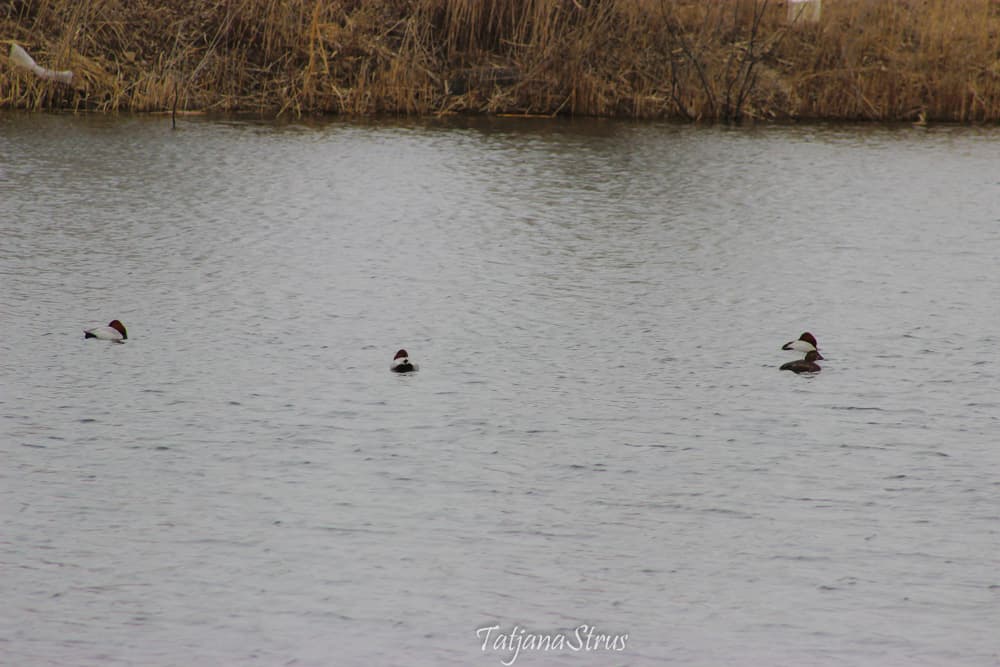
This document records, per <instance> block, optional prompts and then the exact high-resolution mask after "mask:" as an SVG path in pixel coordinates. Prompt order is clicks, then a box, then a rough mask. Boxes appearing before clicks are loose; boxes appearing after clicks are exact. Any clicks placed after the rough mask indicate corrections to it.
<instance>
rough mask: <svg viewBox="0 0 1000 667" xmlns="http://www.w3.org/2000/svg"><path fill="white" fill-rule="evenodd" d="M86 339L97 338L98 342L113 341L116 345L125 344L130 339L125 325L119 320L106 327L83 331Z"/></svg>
mask: <svg viewBox="0 0 1000 667" xmlns="http://www.w3.org/2000/svg"><path fill="white" fill-rule="evenodd" d="M83 337H84V338H97V339H98V340H113V341H114V342H116V343H124V342H125V339H127V338H128V333H127V332H126V331H125V325H124V324H122V323H121V322H119V321H118V320H111V321H110V322H108V326H106V327H94V328H93V329H84V330H83Z"/></svg>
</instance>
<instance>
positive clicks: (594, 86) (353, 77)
mask: <svg viewBox="0 0 1000 667" xmlns="http://www.w3.org/2000/svg"><path fill="white" fill-rule="evenodd" d="M998 35H1000V0H826V1H825V2H824V6H823V16H822V20H821V21H820V22H818V23H816V24H802V25H789V24H788V22H787V14H786V7H785V5H784V3H783V2H779V1H778V0H770V1H767V0H326V1H315V0H175V1H174V2H170V3H166V2H155V1H153V0H8V2H7V3H5V6H4V7H0V39H3V40H7V41H6V42H5V43H4V44H3V48H4V52H5V51H6V50H7V49H9V42H10V41H14V42H16V43H18V44H20V45H22V46H23V47H25V48H26V49H27V50H28V51H29V52H30V53H31V54H32V55H33V56H34V57H35V58H36V59H37V60H38V61H39V62H40V63H42V64H44V65H45V66H46V67H51V68H53V69H72V70H74V71H75V72H76V79H75V81H74V84H73V86H71V87H67V86H64V85H60V84H55V83H51V82H46V81H43V80H40V79H36V78H34V77H33V75H32V74H30V73H28V72H26V71H24V70H18V69H15V68H13V67H11V66H10V65H9V64H7V63H6V61H5V59H0V60H3V61H4V65H3V66H0V107H6V108H25V109H62V108H69V109H92V110H98V111H118V110H128V111H157V110H170V109H171V108H173V107H174V106H175V105H176V107H177V108H178V109H180V110H207V111H252V112H260V113H264V114H275V113H292V114H302V113H314V112H329V113H350V114H371V113H405V114H434V113H451V112H471V113H482V112H487V113H518V114H556V113H565V114H580V115H598V116H627V117H637V118H663V117H667V118H686V119H693V120H694V119H698V120H701V119H704V120H737V119H741V118H842V119H877V120H904V119H905V120H916V119H918V118H920V117H922V116H925V117H926V118H927V119H930V120H947V121H966V122H967V121H995V120H998V119H1000V36H998Z"/></svg>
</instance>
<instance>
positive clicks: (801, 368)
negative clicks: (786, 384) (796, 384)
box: [779, 350, 823, 373]
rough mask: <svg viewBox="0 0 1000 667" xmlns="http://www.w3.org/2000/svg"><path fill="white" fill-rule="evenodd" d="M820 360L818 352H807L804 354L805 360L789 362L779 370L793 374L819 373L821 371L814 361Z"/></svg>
mask: <svg viewBox="0 0 1000 667" xmlns="http://www.w3.org/2000/svg"><path fill="white" fill-rule="evenodd" d="M822 358H823V357H821V356H819V352H818V351H816V350H809V351H808V352H806V357H805V359H798V360H796V361H789V362H788V363H787V364H782V365H781V368H780V369H779V370H782V371H791V372H793V373H819V372H820V371H821V370H823V369H822V368H821V367H820V365H819V364H817V363H816V360H817V359H822Z"/></svg>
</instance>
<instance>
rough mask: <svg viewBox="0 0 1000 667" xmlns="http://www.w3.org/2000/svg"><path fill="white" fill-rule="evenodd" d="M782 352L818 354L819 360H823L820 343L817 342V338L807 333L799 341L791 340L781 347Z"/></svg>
mask: <svg viewBox="0 0 1000 667" xmlns="http://www.w3.org/2000/svg"><path fill="white" fill-rule="evenodd" d="M781 349H782V350H795V351H796V352H816V354H817V355H818V356H817V357H816V358H817V359H822V358H823V355H822V354H819V343H817V342H816V336H813V335H812V334H811V333H809V332H808V331H806V332H805V333H803V334H802V335H801V336H799V338H798V340H790V341H788V342H787V343H785V344H784V345H782V346H781Z"/></svg>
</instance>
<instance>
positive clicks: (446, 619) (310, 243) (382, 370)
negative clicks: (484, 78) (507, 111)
mask: <svg viewBox="0 0 1000 667" xmlns="http://www.w3.org/2000/svg"><path fill="white" fill-rule="evenodd" d="M998 146H1000V129H979V128H957V127H934V126H932V127H930V128H926V129H925V128H911V127H909V126H906V127H894V128H885V127H876V126H853V125H847V126H844V125H812V126H766V127H759V126H758V127H738V128H719V127H696V126H677V125H667V124H632V123H627V122H609V121H563V120H525V119H502V118H493V119H475V120H462V119H457V120H456V119H446V120H426V121H418V120H400V121H391V120H386V121H373V122H348V121H331V122H325V123H265V122H255V121H243V120H218V119H190V118H187V119H182V120H181V122H180V123H179V124H178V128H177V130H176V131H172V130H171V129H170V121H169V119H168V118H165V117H143V118H131V117H127V116H123V117H90V116H70V115H60V116H56V115H23V114H3V115H0V359H2V368H3V371H2V373H3V375H2V384H0V451H2V457H3V465H2V466H0V521H2V523H0V585H2V591H3V608H2V610H0V664H4V665H19V666H20V665H30V666H36V665H59V666H63V665H65V666H77V665H101V666H119V665H144V666H146V665H150V666H167V665H184V666H190V665H205V666H209V665H251V664H252V665H294V666H297V667H302V666H309V667H312V666H316V667H320V666H327V665H378V666H395V665H398V666H404V665H406V666H412V665H419V666H424V665H426V666H466V665H500V664H502V663H506V664H517V665H546V666H548V665H557V666H572V667H576V666H582V665H586V666H592V665H596V666H605V665H606V666H621V665H630V666H647V665H661V664H662V665H703V666H706V667H711V666H720V665H733V666H741V667H742V666H762V667H763V666H769V667H770V666H776V665H787V666H789V667H792V666H795V667H801V666H806V665H824V666H825V665H851V666H856V665H871V666H884V665H899V666H904V665H905V666H912V665H927V666H932V665H933V666H940V665H998V664H1000V631H998V628H1000V444H998V433H1000V423H998V418H1000V393H998V392H1000V374H998V369H997V365H996V363H995V362H994V359H995V357H996V350H997V343H998V341H1000V308H998V307H997V303H998V297H1000V272H998V261H1000V170H998V155H1000V152H998V151H1000V148H998ZM114 318H118V319H120V320H122V321H123V322H124V324H125V325H126V327H127V328H128V333H129V339H128V342H127V343H126V344H124V345H117V344H113V343H108V342H104V341H95V340H86V341H85V340H84V338H83V332H82V329H83V328H84V327H87V326H94V325H104V324H106V323H107V322H108V321H110V320H111V319H114ZM805 330H809V331H812V332H813V333H815V334H816V335H817V337H818V338H819V343H820V348H821V350H822V352H823V355H824V357H825V360H824V361H823V362H820V363H821V364H822V365H823V371H822V372H821V373H819V374H816V375H813V376H796V375H793V374H792V373H788V372H779V370H778V367H779V366H780V365H781V364H782V363H784V362H786V361H790V360H792V359H794V358H796V356H795V354H794V353H791V352H784V351H782V350H781V349H780V348H781V345H782V344H783V343H785V342H786V341H788V340H791V339H793V338H796V337H797V336H798V335H799V334H800V333H801V332H802V331H805ZM400 347H405V348H407V349H408V350H409V351H410V354H411V358H412V359H413V360H415V361H416V362H417V363H419V364H420V365H421V370H420V371H419V372H418V373H416V374H412V375H396V374H393V373H390V372H389V370H388V367H389V362H390V360H391V359H392V356H393V354H394V352H395V351H396V350H397V349H398V348H400ZM494 626H496V627H495V628H494ZM584 626H586V627H584ZM491 628H493V629H491ZM625 635H627V637H626V636H625ZM543 648H547V649H548V650H543Z"/></svg>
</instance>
